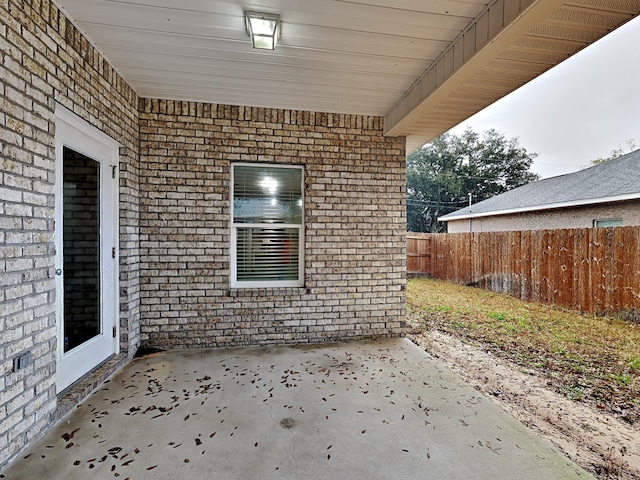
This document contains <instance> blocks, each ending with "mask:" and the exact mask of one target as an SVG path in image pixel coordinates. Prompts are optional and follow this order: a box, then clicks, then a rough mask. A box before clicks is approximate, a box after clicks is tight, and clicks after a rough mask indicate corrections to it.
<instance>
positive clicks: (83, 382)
mask: <svg viewBox="0 0 640 480" xmlns="http://www.w3.org/2000/svg"><path fill="white" fill-rule="evenodd" d="M128 362H129V357H128V355H127V354H126V353H119V354H117V355H112V356H110V357H109V358H107V359H106V360H105V361H104V362H102V363H101V364H100V365H98V366H97V367H96V368H94V369H93V370H91V371H90V372H89V373H87V374H86V375H85V376H83V377H82V378H80V379H78V381H76V382H74V383H73V384H71V385H69V386H68V387H67V388H65V389H64V390H63V391H62V392H60V393H59V394H58V395H57V405H56V411H55V414H54V422H57V421H58V420H60V419H61V418H62V417H64V416H65V415H66V414H67V413H69V412H70V411H71V410H72V409H73V408H74V407H77V406H78V405H79V404H80V403H82V401H83V400H84V399H85V398H87V397H88V396H89V395H91V393H93V392H94V391H96V390H97V389H98V388H99V387H100V386H101V385H102V384H103V383H105V382H106V381H107V380H108V379H109V378H110V377H111V376H112V375H113V374H114V373H116V372H117V371H118V370H120V368H122V367H124V366H125V365H126V364H127V363H128Z"/></svg>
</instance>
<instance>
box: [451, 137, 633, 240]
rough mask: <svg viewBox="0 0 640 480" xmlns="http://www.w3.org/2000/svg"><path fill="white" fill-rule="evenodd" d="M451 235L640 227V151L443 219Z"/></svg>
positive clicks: (520, 189)
mask: <svg viewBox="0 0 640 480" xmlns="http://www.w3.org/2000/svg"><path fill="white" fill-rule="evenodd" d="M439 220H441V221H443V222H447V231H448V232H449V233H457V232H470V231H471V232H491V231H506V230H543V229H559V228H590V227H613V226H623V225H624V226H628V225H640V150H636V151H635V152H632V153H629V154H627V155H623V156H621V157H618V158H615V159H613V160H609V161H607V162H604V163H601V164H598V165H594V166H593V167H590V168H586V169H584V170H580V171H578V172H575V173H570V174H567V175H560V176H558V177H552V178H546V179H544V180H539V181H537V182H532V183H529V184H527V185H523V186H522V187H518V188H514V189H513V190H510V191H508V192H505V193H502V194H500V195H496V196H495V197H491V198H489V199H487V200H484V201H482V202H478V203H476V204H474V205H471V207H466V208H463V209H460V210H458V211H455V212H453V213H450V214H448V215H444V216H442V217H440V218H439Z"/></svg>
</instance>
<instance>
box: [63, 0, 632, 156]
mask: <svg viewBox="0 0 640 480" xmlns="http://www.w3.org/2000/svg"><path fill="white" fill-rule="evenodd" d="M56 2H57V3H58V4H59V5H60V6H61V7H62V8H63V10H64V11H65V12H66V14H67V15H68V16H69V17H70V18H71V19H72V20H73V21H74V22H75V23H76V25H77V26H78V27H79V28H80V29H81V30H82V31H83V32H84V33H85V34H86V35H87V37H88V38H89V39H90V40H91V41H92V42H93V43H94V44H95V45H96V47H97V48H98V49H99V50H100V51H101V52H102V53H103V54H104V55H105V56H106V57H107V58H108V59H109V61H110V62H111V63H112V64H113V66H114V67H115V68H116V69H117V70H118V71H119V72H120V73H121V74H122V75H123V76H124V78H125V79H126V80H127V81H128V82H129V84H130V85H131V86H132V87H133V88H134V89H135V91H136V92H137V93H138V94H139V95H140V96H141V97H147V98H164V99H175V100H190V101H202V102H211V103H219V104H230V105H248V106H261V107H275V108H285V109H298V110H310V111H320V112H334V113H352V114H365V115H380V116H385V126H386V131H387V133H388V134H390V135H407V136H408V151H411V150H412V149H413V148H416V147H418V146H420V145H422V144H423V143H425V142H426V141H428V140H430V139H432V138H433V137H435V136H437V135H438V134H440V133H442V132H444V131H446V130H448V129H449V128H451V127H453V126H454V125H456V124H457V123H459V122H461V121H462V120H464V119H466V118H467V117H469V116H470V115H472V114H473V113H475V112H477V111H479V110H481V109H482V108H484V107H485V106H487V105H489V104H490V103H492V102H494V101H495V100H497V99H499V98H501V97H502V96H504V95H506V94H507V93H509V92H511V91H513V90H515V89H516V88H517V87H519V86H521V85H523V84H524V83H526V82H528V81H529V80H531V79H533V78H535V77H536V76H537V75H539V74H540V73H542V72H544V71H546V70H547V69H549V68H551V67H552V66H554V65H556V64H557V63H560V62H561V61H562V60H564V59H566V58H568V57H569V56H570V55H572V54H573V53H575V52H576V51H578V50H580V49H582V48H584V47H585V46H587V45H589V44H590V43H592V42H594V41H595V40H597V39H598V38H600V37H602V36H603V35H605V34H606V33H608V32H610V31H611V30H613V29H615V28H617V27H618V26H620V25H621V24H623V23H625V22H626V21H628V20H630V19H631V18H633V17H634V16H636V15H638V14H639V13H640V0H572V1H563V0H492V1H489V2H487V1H483V0H245V1H242V0H227V1H222V0H180V1H177V0H56ZM245 10H252V11H261V12H266V13H276V14H279V15H280V16H281V20H282V27H281V37H280V40H279V42H278V46H277V48H276V50H275V51H274V52H269V51H264V50H255V49H253V48H252V47H251V44H250V42H249V38H248V36H247V34H246V31H245V23H244V11H245Z"/></svg>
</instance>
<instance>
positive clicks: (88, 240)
mask: <svg viewBox="0 0 640 480" xmlns="http://www.w3.org/2000/svg"><path fill="white" fill-rule="evenodd" d="M63 161H64V163H63V182H64V185H63V222H62V223H63V233H62V238H63V258H64V267H63V269H64V348H63V349H64V351H65V352H68V351H69V350H72V349H73V348H75V347H77V346H79V345H82V344H83V343H85V342H86V341H88V340H90V339H92V338H93V337H95V336H96V335H99V334H100V326H101V322H100V164H99V163H98V162H96V161H95V160H92V159H90V158H88V157H86V156H84V155H82V154H80V153H77V152H74V151H73V150H71V149H69V148H64V154H63Z"/></svg>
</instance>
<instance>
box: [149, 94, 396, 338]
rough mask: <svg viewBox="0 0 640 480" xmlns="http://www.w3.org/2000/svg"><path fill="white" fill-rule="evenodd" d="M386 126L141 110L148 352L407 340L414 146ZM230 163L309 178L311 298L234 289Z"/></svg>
mask: <svg viewBox="0 0 640 480" xmlns="http://www.w3.org/2000/svg"><path fill="white" fill-rule="evenodd" d="M382 127H383V125H382V119H381V118H378V117H364V116H351V115H337V114H323V113H313V112H301V111H289V110H275V109H265V108H245V107H231V106H223V105H209V104H201V103H188V102H172V101H162V100H143V101H142V102H141V114H140V134H141V138H140V140H141V175H140V178H141V185H140V191H141V216H140V226H141V231H140V234H141V258H142V264H141V284H142V308H141V315H142V340H143V342H145V343H148V344H149V345H153V346H157V347H193V346H224V345H246V344H268V343H308V342H324V341H332V340H345V339H355V338H361V337H370V336H397V335H401V334H402V333H403V325H404V300H405V298H404V285H405V264H406V253H405V240H404V233H405V214H404V211H405V209H404V202H405V161H404V139H401V138H386V137H384V136H383V134H382ZM233 162H257V163H263V164H265V165H266V164H285V165H303V166H304V168H305V190H306V191H305V267H304V276H305V285H304V288H275V289H237V290H236V289H233V290H232V289H230V287H229V283H230V282H229V251H230V250H229V249H230V245H229V235H230V211H229V208H230V204H231V202H230V198H229V195H230V170H231V165H232V163H233Z"/></svg>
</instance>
